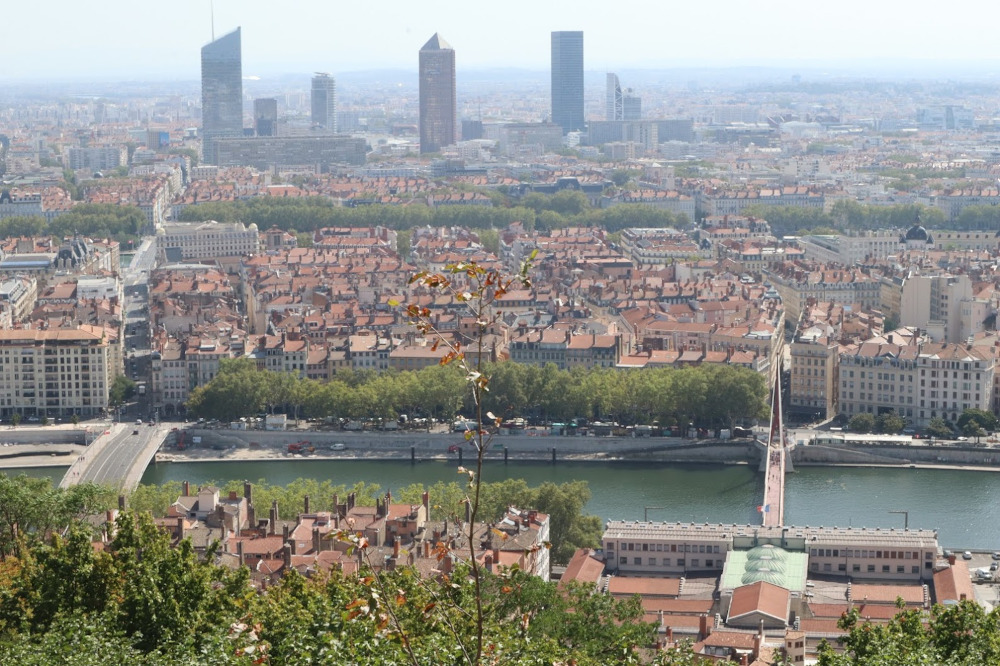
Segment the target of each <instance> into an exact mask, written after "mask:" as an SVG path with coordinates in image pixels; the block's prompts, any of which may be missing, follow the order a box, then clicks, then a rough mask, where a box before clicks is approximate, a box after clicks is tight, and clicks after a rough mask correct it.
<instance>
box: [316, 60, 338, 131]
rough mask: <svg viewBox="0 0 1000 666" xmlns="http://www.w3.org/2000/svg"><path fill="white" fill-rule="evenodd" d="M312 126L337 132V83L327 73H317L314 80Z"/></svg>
mask: <svg viewBox="0 0 1000 666" xmlns="http://www.w3.org/2000/svg"><path fill="white" fill-rule="evenodd" d="M311 104H312V124H313V127H322V128H323V129H325V130H329V131H331V132H336V131H337V82H336V81H335V80H334V78H333V77H332V76H330V75H329V74H327V73H326V72H316V76H314V77H313V80H312V99H311Z"/></svg>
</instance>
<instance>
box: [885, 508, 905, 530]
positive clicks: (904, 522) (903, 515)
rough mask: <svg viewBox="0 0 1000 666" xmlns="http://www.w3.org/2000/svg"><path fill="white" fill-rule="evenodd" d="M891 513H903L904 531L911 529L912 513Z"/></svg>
mask: <svg viewBox="0 0 1000 666" xmlns="http://www.w3.org/2000/svg"><path fill="white" fill-rule="evenodd" d="M889 513H901V514H903V529H904V530H908V529H910V512H909V511H890V512H889Z"/></svg>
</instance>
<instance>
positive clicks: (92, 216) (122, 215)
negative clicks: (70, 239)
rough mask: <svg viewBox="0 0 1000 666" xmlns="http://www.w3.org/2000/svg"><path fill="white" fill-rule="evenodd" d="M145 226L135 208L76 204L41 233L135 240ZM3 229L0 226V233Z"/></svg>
mask: <svg viewBox="0 0 1000 666" xmlns="http://www.w3.org/2000/svg"><path fill="white" fill-rule="evenodd" d="M145 224H146V215H145V214H144V213H143V212H142V211H141V210H139V209H138V208H137V207H136V206H119V205H115V204H78V205H76V206H73V208H71V209H70V211H69V212H68V213H64V214H63V215H60V216H59V217H57V218H55V219H53V220H52V222H50V223H49V225H48V226H47V227H44V228H43V231H42V232H39V233H47V234H51V235H53V236H58V237H66V236H73V235H76V234H79V235H81V236H88V237H91V238H113V239H115V240H118V241H125V240H129V239H135V238H137V237H138V235H139V233H140V231H141V230H142V228H143V226H145ZM2 231H3V227H2V226H0V233H2Z"/></svg>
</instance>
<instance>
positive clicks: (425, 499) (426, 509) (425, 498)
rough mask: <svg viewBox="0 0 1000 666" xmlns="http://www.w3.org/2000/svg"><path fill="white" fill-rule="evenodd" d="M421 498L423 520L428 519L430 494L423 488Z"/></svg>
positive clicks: (429, 514) (429, 517) (429, 516)
mask: <svg viewBox="0 0 1000 666" xmlns="http://www.w3.org/2000/svg"><path fill="white" fill-rule="evenodd" d="M421 500H422V501H423V505H424V520H430V519H431V494H430V493H429V492H427V491H426V490H425V491H424V494H423V496H422V497H421Z"/></svg>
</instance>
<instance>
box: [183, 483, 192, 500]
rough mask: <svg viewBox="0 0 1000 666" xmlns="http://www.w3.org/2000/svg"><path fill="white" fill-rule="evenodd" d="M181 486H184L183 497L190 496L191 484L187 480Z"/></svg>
mask: <svg viewBox="0 0 1000 666" xmlns="http://www.w3.org/2000/svg"><path fill="white" fill-rule="evenodd" d="M183 487H184V497H190V496H191V484H190V483H188V482H187V481H185V482H184V486H183Z"/></svg>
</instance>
